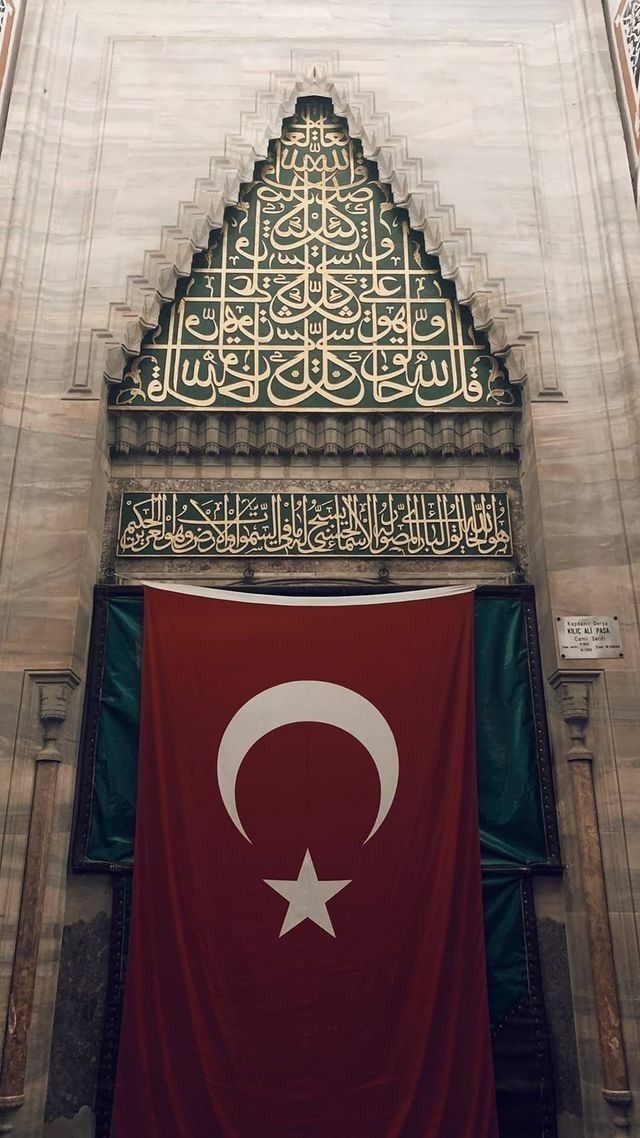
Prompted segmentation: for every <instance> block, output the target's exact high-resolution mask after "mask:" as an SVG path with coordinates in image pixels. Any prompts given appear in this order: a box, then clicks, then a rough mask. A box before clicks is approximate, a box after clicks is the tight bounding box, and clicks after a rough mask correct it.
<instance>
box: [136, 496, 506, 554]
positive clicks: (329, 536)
mask: <svg viewBox="0 0 640 1138" xmlns="http://www.w3.org/2000/svg"><path fill="white" fill-rule="evenodd" d="M512 552H513V549H512V540H511V523H510V517H509V499H508V495H507V494H506V493H498V494H493V493H489V492H486V493H485V492H480V493H475V494H455V493H431V494H418V493H411V494H392V493H387V494H380V493H377V494H368V493H353V494H320V493H318V494H316V493H286V494H260V493H257V494H256V493H253V494H236V493H217V494H203V493H193V494H189V493H180V494H178V493H156V494H143V493H142V494H141V493H129V494H123V496H122V503H121V507H120V529H119V537H118V554H119V555H120V556H125V557H178V556H187V557H209V556H243V557H276V556H278V557H280V556H283V555H284V556H289V555H291V556H296V555H305V554H307V555H313V556H315V557H340V556H349V555H351V554H357V555H358V556H361V557H362V556H363V557H375V556H380V555H385V556H388V557H410V556H419V557H510V556H511V555H512Z"/></svg>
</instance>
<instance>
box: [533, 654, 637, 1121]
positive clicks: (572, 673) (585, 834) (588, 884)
mask: <svg viewBox="0 0 640 1138" xmlns="http://www.w3.org/2000/svg"><path fill="white" fill-rule="evenodd" d="M601 675H602V673H601V672H599V671H587V670H584V671H581V670H578V669H561V670H559V671H557V672H555V673H554V674H553V675H552V676H551V678H550V683H551V685H552V687H554V688H555V689H556V691H557V692H558V693H559V696H560V705H561V711H562V718H563V719H564V721H565V723H566V724H567V728H568V732H569V737H570V740H571V743H570V746H569V747H568V748H567V750H566V751H565V759H566V760H567V762H568V763H570V765H571V782H572V790H573V801H574V806H575V813H576V830H577V839H578V853H579V860H580V874H581V878H582V894H583V898H584V907H585V916H586V921H587V935H588V940H589V954H590V957H591V975H592V980H593V994H594V1001H595V1005H596V1018H597V1022H598V1035H599V1039H600V1059H601V1063H602V1076H603V1081H604V1086H603V1088H602V1097H603V1098H604V1100H605V1102H607V1103H608V1105H609V1106H610V1107H611V1112H612V1113H611V1123H612V1126H613V1128H614V1129H616V1130H628V1129H629V1126H630V1123H629V1118H628V1112H629V1110H630V1107H631V1103H632V1095H631V1090H630V1088H629V1076H628V1073H627V1061H626V1056H625V1047H624V1037H623V1034H622V1017H621V1014H620V1004H619V1000H618V987H617V981H616V971H615V961H614V957H613V945H612V941H611V928H610V925H609V909H608V904H607V893H606V886H605V880H604V868H603V863H602V847H601V843H600V829H599V824H598V812H597V806H596V798H595V789H594V783H593V763H594V762H595V761H596V755H595V754H594V752H593V751H592V750H591V749H590V748H589V746H588V743H587V729H588V725H589V716H590V703H591V692H592V688H593V685H594V684H596V683H597V682H598V680H599V679H600V677H601Z"/></svg>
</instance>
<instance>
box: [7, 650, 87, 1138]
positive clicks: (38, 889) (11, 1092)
mask: <svg viewBox="0 0 640 1138" xmlns="http://www.w3.org/2000/svg"><path fill="white" fill-rule="evenodd" d="M31 679H32V680H33V682H34V683H35V684H36V686H37V688H38V691H39V717H40V725H41V728H42V745H41V746H40V749H39V750H38V751H37V753H36V755H35V775H34V783H33V799H32V804H31V815H30V821H29V836H28V840H27V852H26V858H25V867H24V878H23V882H22V895H21V899H20V915H19V918H18V932H17V937H16V947H15V955H14V961H13V971H12V976H11V986H10V991H9V1010H8V1015H7V1023H6V1028H5V1037H4V1048H3V1052H2V1067H1V1070H0V1134H9V1133H10V1132H11V1131H12V1130H13V1123H12V1121H11V1119H12V1116H13V1114H14V1112H15V1111H16V1110H19V1109H20V1107H21V1106H22V1105H23V1103H24V1101H25V1094H24V1090H25V1074H26V1069H27V1050H28V1042H29V1026H30V1023H31V1013H32V1010H33V995H34V990H35V981H36V968H37V964H38V951H39V947H40V933H41V930H42V913H43V908H44V898H45V890H46V886H47V870H48V865H49V850H50V845H51V832H52V823H53V815H54V808H55V802H56V786H57V781H58V767H59V764H60V763H61V761H62V754H61V752H60V750H59V748H58V736H59V733H60V729H61V727H62V724H63V723H64V720H65V719H66V716H67V707H68V702H69V697H70V695H71V692H72V691H73V689H74V688H75V687H76V685H77V683H78V679H77V677H76V676H75V675H74V673H73V672H70V671H63V672H32V673H31Z"/></svg>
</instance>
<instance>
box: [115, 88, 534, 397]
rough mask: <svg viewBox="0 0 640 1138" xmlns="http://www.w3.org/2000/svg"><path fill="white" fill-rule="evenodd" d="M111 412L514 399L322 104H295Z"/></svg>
mask: <svg viewBox="0 0 640 1138" xmlns="http://www.w3.org/2000/svg"><path fill="white" fill-rule="evenodd" d="M110 402H111V406H112V409H113V410H116V411H117V410H122V411H137V410H149V411H154V412H158V411H172V412H176V411H189V412H198V411H209V412H211V411H215V412H228V411H236V412H238V411H244V412H247V411H251V412H253V411H272V412H273V411H277V412H278V413H288V412H297V413H302V412H303V413H305V414H307V413H309V412H324V413H325V414H326V413H334V414H335V413H336V412H353V411H360V412H380V411H386V412H394V413H395V412H412V413H413V414H415V413H416V412H421V411H434V412H442V411H445V412H448V413H451V412H454V411H455V412H460V411H475V412H478V411H502V412H505V411H510V410H517V408H518V407H519V405H520V394H519V392H518V390H517V389H516V388H514V387H512V386H511V385H510V384H509V381H508V377H507V375H506V373H505V369H504V367H503V365H502V364H501V363H500V361H499V360H498V359H497V358H496V357H495V356H493V355H492V353H491V350H490V348H489V345H488V343H487V341H486V339H485V337H484V336H483V334H482V333H481V332H479V331H478V330H477V329H475V328H474V325H473V321H472V318H471V314H470V312H469V310H468V309H467V308H466V307H465V306H464V305H461V304H460V303H459V301H458V300H457V299H456V294H455V288H454V286H453V284H452V283H451V282H450V281H447V280H445V278H444V277H443V275H442V273H441V271H440V264H439V261H438V259H437V257H435V256H433V255H430V254H428V253H427V252H426V250H425V245H424V238H423V235H422V234H421V233H419V232H417V231H415V230H412V229H411V228H410V226H409V220H408V215H407V212H406V210H404V209H402V208H400V207H397V206H396V205H395V204H394V202H393V199H392V196H391V191H390V188H389V187H388V186H387V185H385V184H384V183H382V182H380V180H379V178H378V170H377V166H376V164H375V163H374V162H371V161H368V160H367V159H365V158H364V157H363V154H362V147H361V145H360V143H359V142H358V141H357V140H356V139H352V138H350V136H349V132H348V129H347V124H346V120H344V119H342V118H340V117H338V116H336V115H335V113H334V111H333V106H332V103H331V100H330V99H328V98H322V97H319V96H309V97H304V98H300V99H299V100H298V102H297V105H296V112H295V114H294V115H293V116H292V117H291V118H288V119H285V120H284V123H283V130H282V134H281V137H280V138H279V139H277V140H276V141H274V142H272V143H271V145H270V147H269V155H268V158H267V159H266V161H264V162H261V163H259V164H258V165H257V166H256V170H255V178H254V181H253V182H251V183H250V184H248V185H246V186H244V187H243V189H242V192H241V194H240V199H239V201H238V204H237V205H236V206H230V207H228V208H227V210H226V212H225V220H224V224H223V226H222V228H221V229H220V230H216V231H214V232H212V235H211V239H210V243H209V247H208V248H207V249H206V250H205V251H204V252H202V253H200V254H198V255H197V256H196V257H195V258H194V260H193V264H192V269H191V273H190V276H189V277H188V278H185V279H183V280H182V281H180V283H179V284H178V286H177V288H176V295H175V299H174V300H173V301H172V302H171V303H169V304H167V305H165V306H164V308H163V309H162V312H161V316H160V322H159V324H158V327H157V328H156V329H155V330H153V331H152V332H150V333H149V334H148V335H147V336H146V337H145V339H144V341H143V343H142V347H141V351H140V354H139V355H138V356H137V357H135V358H134V359H133V360H131V361H130V363H129V365H128V368H127V370H126V372H125V375H124V378H123V382H122V385H121V386H119V387H118V388H115V389H113V391H112V394H111V399H110Z"/></svg>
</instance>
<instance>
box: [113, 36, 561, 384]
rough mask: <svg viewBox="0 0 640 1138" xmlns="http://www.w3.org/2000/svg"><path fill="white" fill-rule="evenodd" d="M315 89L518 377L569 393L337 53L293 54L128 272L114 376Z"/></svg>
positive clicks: (118, 312) (117, 312)
mask: <svg viewBox="0 0 640 1138" xmlns="http://www.w3.org/2000/svg"><path fill="white" fill-rule="evenodd" d="M308 94H318V95H326V96H328V97H329V98H331V99H332V100H333V104H334V107H335V109H336V111H337V113H338V114H340V115H343V116H344V117H345V118H346V119H347V122H348V124H349V130H350V133H351V135H352V137H354V138H359V139H361V141H362V145H363V151H364V154H365V157H367V158H370V159H372V160H373V161H375V162H377V164H378V169H379V173H380V178H381V179H382V181H384V182H387V183H388V184H389V185H390V186H391V189H392V193H393V197H394V200H395V203H396V205H399V206H404V207H405V208H406V209H407V210H408V213H409V218H410V223H411V225H412V227H413V228H415V229H418V230H421V231H422V232H423V234H424V239H425V247H426V251H427V253H429V254H432V255H434V256H436V257H438V259H439V261H440V266H441V270H442V274H443V276H444V277H445V278H446V279H447V280H450V281H452V282H453V283H454V285H455V288H456V293H457V297H458V300H459V301H460V302H461V303H462V304H465V305H467V306H468V307H469V309H470V311H471V314H472V317H473V322H474V325H475V327H476V328H477V329H478V330H481V331H483V332H485V333H486V334H487V336H488V339H489V343H490V345H491V350H492V352H493V353H494V354H495V355H496V356H497V357H498V358H500V359H502V360H503V361H504V363H505V365H506V367H507V369H508V372H509V378H510V380H511V382H512V383H515V384H521V383H524V381H525V380H526V379H527V377H529V378H532V379H533V381H534V383H533V386H534V390H535V393H536V394H542V395H544V396H546V397H549V396H550V397H561V392H560V391H559V389H558V388H557V386H555V381H554V382H553V383H548V384H547V385H546V386H545V381H544V379H543V376H542V374H541V367H540V359H539V347H538V335H537V333H536V332H530V331H526V330H525V328H524V322H523V314H522V310H521V308H520V306H519V305H514V304H509V303H508V301H507V297H506V292H505V287H504V282H502V281H500V280H497V279H495V278H491V277H490V275H489V270H488V266H487V260H486V257H485V256H484V255H482V254H479V253H476V252H475V251H474V249H473V246H472V241H471V234H470V232H469V230H468V229H462V228H460V227H459V226H457V225H456V221H455V215H454V211H453V208H452V207H451V206H448V205H443V204H442V203H441V202H440V197H439V192H438V186H437V184H436V183H435V182H431V181H425V180H424V178H423V174H422V167H421V163H420V161H419V160H418V159H416V158H411V157H410V156H409V153H408V147H407V140H406V139H405V138H403V137H402V136H399V135H394V134H392V132H391V128H390V123H389V119H388V116H387V115H385V114H381V113H379V112H378V111H376V110H375V99H374V95H373V94H372V92H370V91H362V90H361V89H360V85H359V81H358V78H357V76H355V75H353V74H350V73H343V72H341V71H340V70H339V57H338V54H337V53H333V54H332V55H330V56H329V57H328V58H326V59H324V60H322V59H319V60H317V61H311V60H309V59H308V58H307V57H305V56H296V55H294V58H293V62H292V69H291V71H289V72H286V73H283V72H275V73H273V74H272V77H271V87H270V90H269V91H266V92H262V93H260V94H258V95H257V97H256V109H255V111H254V112H251V113H247V114H243V115H242V116H241V126H240V132H239V133H238V134H237V135H232V136H227V139H226V145H225V155H224V157H216V158H213V159H212V161H211V165H210V171H209V177H208V178H206V179H203V180H199V181H197V182H196V186H195V192H194V197H193V200H192V201H190V202H186V203H182V204H181V206H180V209H179V214H178V222H177V225H175V226H168V227H166V228H164V229H163V230H162V235H161V243H160V247H159V248H158V249H156V250H153V251H149V252H147V254H146V256H145V260H144V267H143V272H142V275H141V276H136V277H130V278H129V280H128V285H127V300H126V302H125V303H123V304H114V305H112V306H111V308H110V313H109V323H108V327H107V329H101V330H96V331H94V333H93V338H94V341H99V342H101V343H102V352H103V353H104V358H105V368H104V372H105V378H106V379H107V380H109V381H111V382H115V383H117V382H120V380H121V379H122V374H123V371H124V368H125V366H126V364H127V361H128V360H129V359H130V358H131V357H133V356H135V355H137V354H138V353H139V351H140V345H141V341H142V337H143V336H144V334H145V333H146V332H148V331H149V330H150V329H152V328H155V326H156V325H157V323H158V317H159V313H160V309H161V307H162V305H163V304H164V303H166V302H167V301H169V300H171V299H172V298H173V297H174V295H175V288H176V284H177V281H178V280H179V278H180V277H184V276H187V275H188V274H189V273H190V271H191V262H192V259H193V256H194V254H195V253H196V252H198V251H200V250H203V249H206V248H207V245H208V242H209V234H210V232H211V230H212V229H219V228H220V227H221V226H222V223H223V219H224V211H225V208H226V207H227V206H228V205H234V204H236V203H237V201H238V195H239V191H240V186H241V185H242V183H243V182H249V181H251V180H252V178H253V171H254V166H255V163H256V162H257V161H260V160H262V159H264V158H265V157H266V155H267V147H268V144H269V141H270V139H272V138H277V137H278V136H279V134H280V130H281V126H282V120H283V118H285V117H287V116H288V115H291V114H292V113H293V111H294V109H295V102H296V99H297V98H298V97H299V96H300V95H308Z"/></svg>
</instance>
